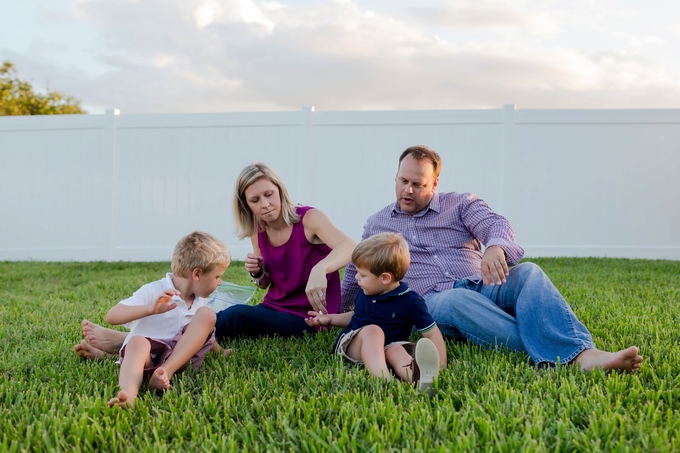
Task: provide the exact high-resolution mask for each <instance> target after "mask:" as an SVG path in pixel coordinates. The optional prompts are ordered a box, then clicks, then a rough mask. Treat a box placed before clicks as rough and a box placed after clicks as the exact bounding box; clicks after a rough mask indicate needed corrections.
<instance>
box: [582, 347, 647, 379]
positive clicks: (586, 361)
mask: <svg viewBox="0 0 680 453" xmlns="http://www.w3.org/2000/svg"><path fill="white" fill-rule="evenodd" d="M573 363H574V365H580V366H581V369H582V370H592V369H595V368H600V369H603V370H605V371H609V370H618V371H625V372H626V373H634V372H636V371H638V370H639V369H640V365H641V364H642V356H641V355H640V354H638V348H637V346H631V347H630V348H628V349H623V350H621V351H618V352H607V351H600V350H599V349H594V348H593V349H586V350H585V351H583V352H582V353H580V354H579V355H577V356H576V359H574V362H573Z"/></svg>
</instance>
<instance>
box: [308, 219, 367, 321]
mask: <svg viewBox="0 0 680 453" xmlns="http://www.w3.org/2000/svg"><path fill="white" fill-rule="evenodd" d="M302 225H303V227H304V229H305V236H307V239H308V240H309V241H310V242H312V243H314V244H326V245H327V246H328V247H330V248H331V249H332V250H331V253H329V254H328V256H326V257H325V258H324V259H322V260H321V261H319V262H318V263H317V264H316V265H315V266H314V267H313V268H312V271H311V272H310V274H309V280H308V282H307V287H306V288H305V292H306V293H307V298H308V299H309V302H310V304H311V305H312V308H313V309H314V311H317V312H319V313H326V286H327V285H328V282H327V280H326V275H327V274H330V273H331V272H335V271H337V270H338V269H340V268H342V267H344V266H346V265H347V264H348V263H349V262H350V259H351V258H352V251H354V247H355V245H356V244H355V243H354V241H353V240H351V239H350V238H349V236H347V235H346V234H345V233H343V232H342V231H340V230H339V229H337V228H336V227H335V225H333V223H331V221H330V219H329V218H328V216H326V214H324V213H323V212H321V211H319V210H318V209H310V210H309V211H307V213H306V214H305V216H304V217H303V219H302Z"/></svg>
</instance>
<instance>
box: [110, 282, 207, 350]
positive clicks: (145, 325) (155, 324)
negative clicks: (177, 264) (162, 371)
mask: <svg viewBox="0 0 680 453" xmlns="http://www.w3.org/2000/svg"><path fill="white" fill-rule="evenodd" d="M172 277H173V274H172V272H168V273H167V274H166V275H165V278H163V279H161V280H158V281H155V282H152V283H147V284H146V285H144V286H142V287H141V288H139V289H138V290H137V291H135V293H134V294H133V295H132V297H130V298H128V299H125V300H121V301H120V302H118V303H119V304H123V305H152V304H153V303H154V302H156V300H157V299H158V296H160V295H161V294H162V293H163V291H165V290H166V289H176V288H175V285H173V284H172ZM172 300H173V301H176V302H177V307H175V308H174V309H172V310H170V311H167V312H165V313H159V314H157V315H151V316H146V317H144V318H140V319H137V320H135V321H132V322H129V323H127V324H125V327H127V328H128V329H130V333H129V334H128V335H127V337H125V341H124V342H123V346H122V347H121V349H123V347H125V345H126V344H127V342H128V341H129V340H130V338H132V337H133V336H135V335H139V336H142V337H148V338H153V339H156V340H162V341H167V340H170V339H172V338H173V337H174V336H175V335H177V334H178V333H179V332H180V331H181V330H182V327H184V326H185V325H187V324H189V322H190V321H191V320H192V319H193V317H194V315H195V314H196V310H198V309H199V308H201V307H204V306H206V304H207V303H208V300H207V299H205V298H203V297H195V298H194V303H193V304H191V309H189V308H187V304H186V303H185V302H184V300H183V299H182V298H181V297H179V296H173V297H172Z"/></svg>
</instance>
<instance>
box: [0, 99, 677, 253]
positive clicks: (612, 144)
mask: <svg viewBox="0 0 680 453" xmlns="http://www.w3.org/2000/svg"><path fill="white" fill-rule="evenodd" d="M414 144H425V145H428V146H430V147H432V148H433V149H435V150H437V151H438V152H439V153H440V154H441V156H442V159H443V162H444V165H443V170H442V174H441V179H440V183H439V190H440V191H471V192H475V193H477V194H478V195H479V196H480V197H482V198H484V199H485V200H486V201H487V202H488V203H489V204H490V205H491V206H492V207H493V208H494V209H495V210H497V211H498V212H500V213H501V214H504V215H506V216H507V217H508V218H509V219H510V221H511V223H512V224H513V226H514V227H515V230H516V232H517V238H518V242H519V243H520V244H521V245H522V246H523V247H524V248H525V249H526V251H527V256H620V257H631V258H635V257H646V258H669V259H680V239H679V237H678V236H677V235H674V234H673V233H674V232H675V230H676V229H677V228H676V226H677V225H679V224H680V209H678V208H677V203H676V201H675V200H677V199H678V198H679V197H680V182H678V178H677V169H678V168H680V110H515V108H514V106H513V105H511V104H510V105H506V106H504V108H502V109H489V110H442V111H390V112H314V109H313V108H311V107H304V108H303V109H302V110H301V111H297V112H268V113H222V114H164V115H124V114H122V115H118V114H117V112H115V111H108V112H107V113H106V114H105V115H65V116H47V117H3V118H0V160H1V162H2V165H1V166H0V193H2V197H0V216H1V218H2V222H1V223H0V260H29V259H36V260H83V261H88V260H167V259H169V257H170V255H171V253H172V248H173V246H174V244H175V242H176V241H177V239H178V238H179V237H180V236H182V235H184V234H186V233H188V232H189V231H191V230H192V229H203V230H207V231H211V232H213V233H214V234H216V235H218V236H219V237H221V238H222V239H223V240H224V241H225V242H226V243H227V245H228V246H229V247H230V248H231V250H232V252H233V254H234V256H235V258H238V259H242V258H243V257H245V254H246V253H247V252H248V251H249V250H250V243H249V241H248V240H245V241H239V240H238V239H237V238H236V237H235V235H234V234H233V229H234V222H233V218H232V211H231V209H232V208H231V204H232V197H233V185H234V181H235V178H236V176H237V174H238V172H239V171H240V170H241V169H242V168H243V167H244V166H245V165H246V164H248V163H251V162H255V161H264V162H267V163H268V164H269V165H271V166H272V167H273V168H274V169H275V170H276V171H277V173H279V175H280V176H281V177H282V179H283V180H284V181H285V182H286V185H287V187H288V189H289V191H290V193H291V196H292V197H293V199H294V200H295V201H297V202H299V203H302V204H309V205H313V206H316V207H318V208H320V209H322V210H323V211H324V212H326V213H327V214H328V215H329V217H330V218H331V219H332V220H333V222H334V223H335V224H336V225H337V226H338V227H339V228H340V229H341V230H343V231H345V232H347V234H349V235H350V236H351V237H352V238H353V239H355V240H357V241H358V240H359V239H360V238H361V233H362V230H363V228H362V227H363V225H364V223H365V221H366V218H367V217H368V216H369V215H370V214H372V213H374V212H375V211H377V210H378V209H380V208H382V207H383V206H385V205H387V204H388V203H390V202H392V201H393V200H394V199H395V194H394V177H395V175H396V171H397V159H398V156H399V154H400V153H401V151H403V150H404V149H405V148H406V147H408V146H411V145H414Z"/></svg>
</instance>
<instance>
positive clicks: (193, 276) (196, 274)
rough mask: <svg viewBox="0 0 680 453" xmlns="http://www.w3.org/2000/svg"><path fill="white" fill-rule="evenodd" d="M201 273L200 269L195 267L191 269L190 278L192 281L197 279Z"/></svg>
mask: <svg viewBox="0 0 680 453" xmlns="http://www.w3.org/2000/svg"><path fill="white" fill-rule="evenodd" d="M201 275H203V270H202V269H199V268H197V267H196V268H194V269H193V270H192V271H191V279H192V280H194V281H198V280H199V279H200V278H201Z"/></svg>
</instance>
